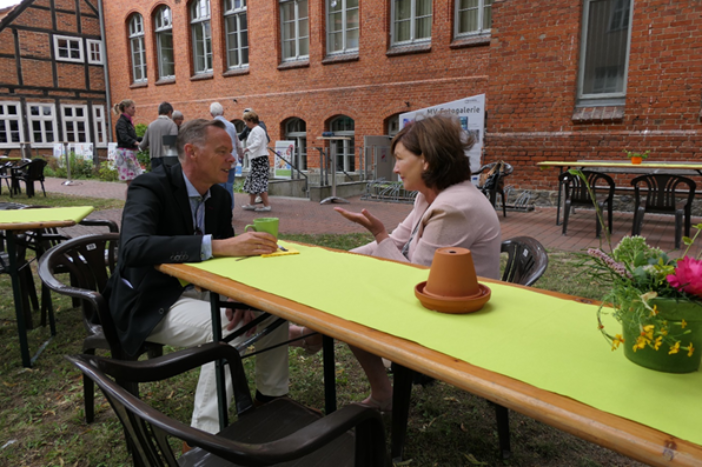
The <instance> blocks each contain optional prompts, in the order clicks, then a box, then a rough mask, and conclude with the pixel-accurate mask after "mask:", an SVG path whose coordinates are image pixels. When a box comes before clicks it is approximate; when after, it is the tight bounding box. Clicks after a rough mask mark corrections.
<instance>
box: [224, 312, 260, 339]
mask: <svg viewBox="0 0 702 467" xmlns="http://www.w3.org/2000/svg"><path fill="white" fill-rule="evenodd" d="M255 318H256V314H255V313H254V312H253V311H252V310H232V309H231V308H227V319H228V320H229V324H227V331H233V330H234V329H235V328H236V327H237V326H238V325H239V324H241V325H242V326H246V325H247V324H248V323H250V322H251V321H253V320H254V319H255ZM254 332H256V327H255V326H254V327H252V328H251V329H249V330H248V331H246V336H247V337H248V336H250V335H252V334H253V333H254Z"/></svg>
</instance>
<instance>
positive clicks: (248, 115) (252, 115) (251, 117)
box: [244, 110, 259, 125]
mask: <svg viewBox="0 0 702 467" xmlns="http://www.w3.org/2000/svg"><path fill="white" fill-rule="evenodd" d="M244 121H245V122H254V123H255V124H256V125H258V124H259V121H258V114H257V113H256V112H254V111H253V110H249V111H248V112H245V113H244Z"/></svg>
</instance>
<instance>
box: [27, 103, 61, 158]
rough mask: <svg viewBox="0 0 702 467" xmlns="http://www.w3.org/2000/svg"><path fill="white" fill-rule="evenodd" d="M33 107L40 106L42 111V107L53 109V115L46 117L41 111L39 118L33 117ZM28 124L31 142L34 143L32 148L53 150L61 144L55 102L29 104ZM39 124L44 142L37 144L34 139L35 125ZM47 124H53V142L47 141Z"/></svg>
mask: <svg viewBox="0 0 702 467" xmlns="http://www.w3.org/2000/svg"><path fill="white" fill-rule="evenodd" d="M33 106H39V107H40V109H41V107H49V108H51V115H49V116H48V117H47V116H44V115H43V114H42V113H41V110H40V112H39V115H38V116H35V115H32V109H31V108H32V107H33ZM27 122H28V123H29V141H30V142H31V143H32V147H36V148H52V147H54V144H56V143H57V142H59V141H60V140H59V136H60V134H59V128H58V125H57V122H56V104H54V103H53V102H27ZM35 122H39V123H40V126H41V130H40V132H41V135H42V142H37V141H36V140H35V139H34V123H35ZM45 122H51V125H52V128H53V130H52V133H53V141H47V138H46V124H45Z"/></svg>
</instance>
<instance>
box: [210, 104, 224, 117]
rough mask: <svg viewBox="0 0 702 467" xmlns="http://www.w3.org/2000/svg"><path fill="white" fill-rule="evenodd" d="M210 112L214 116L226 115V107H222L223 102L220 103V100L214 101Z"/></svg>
mask: <svg viewBox="0 0 702 467" xmlns="http://www.w3.org/2000/svg"><path fill="white" fill-rule="evenodd" d="M210 113H211V114H212V116H213V117H219V116H220V115H224V107H222V104H220V103H219V102H213V103H212V104H210Z"/></svg>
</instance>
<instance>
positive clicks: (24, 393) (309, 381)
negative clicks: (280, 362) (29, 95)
mask: <svg viewBox="0 0 702 467" xmlns="http://www.w3.org/2000/svg"><path fill="white" fill-rule="evenodd" d="M52 198H54V199H55V198H56V196H52ZM66 199H67V201H66V203H69V202H70V200H71V198H68V197H67V198H66ZM0 200H4V197H0ZM24 201H25V200H22V201H20V202H24ZM30 201H44V200H43V199H42V198H39V197H37V198H34V199H33V200H30ZM86 202H87V203H89V204H93V205H95V206H97V205H98V204H99V203H98V200H85V199H81V200H80V201H79V202H77V204H76V205H79V204H85V203H86ZM102 202H104V203H106V204H105V205H101V206H102V207H101V208H102V209H108V208H113V207H121V206H114V205H111V204H110V202H109V201H106V200H102ZM39 204H41V203H39ZM62 205H70V204H62ZM285 238H286V239H290V240H299V241H304V242H308V243H314V244H320V245H324V246H330V247H335V248H341V249H349V248H352V247H354V246H357V245H360V244H363V243H365V242H366V241H368V238H369V237H368V236H366V235H357V234H354V235H295V236H292V235H289V236H285ZM576 261H577V260H576V259H575V258H573V255H571V254H566V253H561V252H557V251H552V252H550V265H549V269H548V271H547V272H546V274H545V276H544V277H543V278H542V279H541V281H540V282H539V283H538V285H537V286H539V287H543V288H545V289H549V290H556V291H560V292H564V293H569V294H574V295H580V296H584V297H588V298H599V297H600V296H601V291H600V290H597V288H595V287H594V286H593V284H591V283H590V281H589V279H587V278H585V277H584V276H578V275H576V274H575V270H574V269H575V268H574V265H575V263H576ZM0 292H2V295H1V296H0V348H1V349H2V353H3V357H4V358H3V359H2V363H1V364H0V381H1V384H0V426H2V427H3V430H2V434H0V465H1V466H91V467H96V466H121V465H131V463H130V459H129V458H128V456H127V452H126V449H125V445H124V441H123V434H122V431H121V426H120V424H119V422H118V420H117V418H116V416H115V415H114V413H113V412H112V409H111V408H110V407H109V405H108V404H107V402H106V401H105V399H104V397H102V395H101V394H99V395H97V396H96V404H97V408H96V421H95V422H94V423H92V424H90V425H88V424H86V423H85V421H84V418H83V417H84V409H83V394H82V391H83V389H82V379H81V376H80V374H79V372H78V370H76V369H74V368H73V367H72V366H70V365H69V363H68V362H67V361H66V360H65V359H64V358H63V355H66V354H73V353H79V352H80V349H81V342H82V339H83V336H84V330H83V325H82V322H81V320H80V316H79V311H78V310H75V309H72V308H71V303H70V300H68V299H66V298H65V297H61V296H58V295H56V294H54V295H53V299H54V308H55V310H56V318H57V330H58V336H56V338H54V340H53V341H52V342H51V343H50V344H49V346H48V347H47V349H46V350H45V351H44V353H43V354H42V355H41V356H40V358H39V360H38V361H37V363H36V366H35V367H34V368H32V369H24V368H22V366H21V362H20V357H19V346H18V341H17V331H16V322H15V318H14V305H13V302H12V294H11V288H10V282H9V278H8V277H7V276H6V275H5V276H0ZM594 319H595V317H594V316H593V322H594ZM593 329H594V326H593ZM593 332H596V331H593ZM47 337H48V330H47V329H44V328H39V329H35V330H33V331H30V333H29V339H30V348H31V350H32V352H33V351H34V350H35V349H37V347H38V346H39V345H40V343H41V342H43V341H44V340H45V339H46V338H47ZM603 345H604V344H603ZM172 350H173V349H168V348H167V349H166V351H167V352H169V351H172ZM336 350H337V391H338V400H339V405H340V406H343V405H345V404H348V403H349V402H351V401H356V400H361V399H362V398H364V397H365V395H366V394H367V392H368V384H367V381H366V379H365V377H364V375H363V373H362V371H361V370H360V367H359V366H358V364H357V363H356V361H355V359H354V358H353V356H352V355H351V353H350V352H349V350H348V348H347V347H346V346H345V345H344V344H341V343H337V347H336ZM622 358H623V357H622ZM246 362H247V363H246V365H247V369H248V370H249V371H250V370H251V362H250V361H248V360H247V361H246ZM321 363H322V357H321V354H317V355H314V356H309V355H306V354H305V353H304V352H303V351H302V350H301V349H291V350H290V365H291V367H290V378H291V391H290V393H291V396H292V397H293V398H295V399H297V400H300V401H302V402H303V403H305V404H307V405H309V406H311V407H316V408H322V407H323V405H324V403H323V400H324V394H323V384H322V364H321ZM196 373H197V372H192V373H191V374H188V375H184V376H181V377H179V378H177V379H174V380H169V381H167V382H163V383H159V384H145V385H142V386H141V393H142V397H144V398H145V399H148V400H149V401H152V402H153V404H154V405H155V406H156V407H157V408H159V409H161V410H163V411H165V412H166V413H168V414H169V415H171V416H173V417H176V418H178V419H180V420H181V421H183V422H185V423H189V420H190V412H191V410H192V400H193V391H194V389H195V382H196V377H197V374H196ZM389 422H390V420H389V418H386V426H388V427H389ZM510 423H511V431H512V452H513V454H512V457H511V458H510V459H509V460H507V461H503V460H502V459H501V458H500V457H499V455H498V448H497V432H496V424H495V415H494V409H493V407H492V406H491V405H490V404H488V403H487V402H486V401H485V400H483V399H481V398H479V397H475V396H472V395H471V394H468V393H465V392H463V391H460V390H458V389H455V388H453V387H451V386H449V385H446V384H443V383H440V382H437V383H434V384H431V385H429V386H427V387H421V386H415V388H414V389H413V394H412V407H411V412H410V418H409V429H408V439H407V449H406V459H407V460H406V461H405V462H403V463H402V465H408V466H487V465H502V466H553V467H556V466H558V467H561V466H579V467H585V466H628V465H640V464H637V463H635V462H633V461H631V460H629V459H628V458H626V457H624V456H620V455H618V454H615V453H613V452H611V451H609V450H606V449H603V448H600V447H598V446H596V445H594V444H591V443H588V442H586V441H583V440H580V439H578V438H576V437H573V436H571V435H568V434H566V433H564V432H562V431H559V430H557V429H555V428H551V427H549V426H546V425H544V424H542V423H539V422H536V421H534V420H531V419H529V418H527V417H524V416H521V415H520V414H517V413H514V412H512V413H511V421H510Z"/></svg>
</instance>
